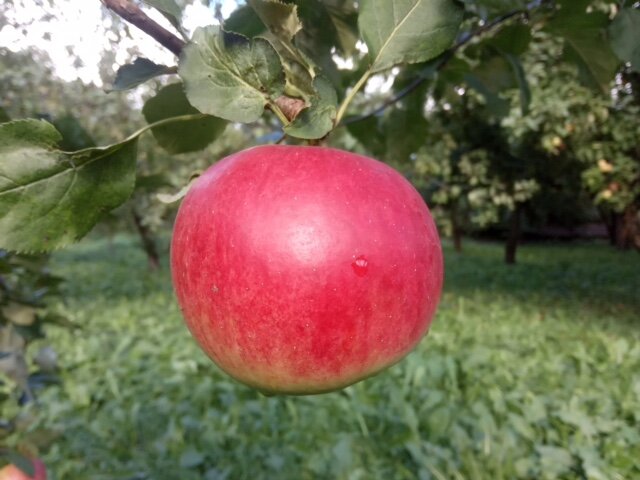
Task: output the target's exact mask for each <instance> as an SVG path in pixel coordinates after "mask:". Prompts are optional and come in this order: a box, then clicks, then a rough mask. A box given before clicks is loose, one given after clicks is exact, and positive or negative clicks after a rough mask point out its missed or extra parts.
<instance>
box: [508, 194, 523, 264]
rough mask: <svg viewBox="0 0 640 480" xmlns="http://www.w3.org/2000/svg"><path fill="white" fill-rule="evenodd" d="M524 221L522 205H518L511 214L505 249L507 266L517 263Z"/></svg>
mask: <svg viewBox="0 0 640 480" xmlns="http://www.w3.org/2000/svg"><path fill="white" fill-rule="evenodd" d="M521 221H522V205H516V209H515V210H514V211H513V212H512V213H511V218H510V220H509V233H508V235H507V243H506V245H505V249H504V261H505V262H506V263H507V265H514V264H515V263H516V251H517V249H518V242H519V241H520V224H521Z"/></svg>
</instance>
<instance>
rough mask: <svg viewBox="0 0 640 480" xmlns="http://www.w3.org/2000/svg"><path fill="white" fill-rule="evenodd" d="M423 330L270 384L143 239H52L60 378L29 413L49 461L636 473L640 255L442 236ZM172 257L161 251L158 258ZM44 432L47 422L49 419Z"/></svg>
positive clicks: (546, 474) (129, 468)
mask: <svg viewBox="0 0 640 480" xmlns="http://www.w3.org/2000/svg"><path fill="white" fill-rule="evenodd" d="M445 250H446V251H445V255H446V268H447V270H446V282H445V293H444V296H443V300H442V302H441V306H440V310H439V312H438V314H437V317H436V320H435V322H434V324H433V326H432V331H431V333H430V334H429V335H428V337H427V338H426V339H425V340H424V341H423V342H422V343H421V344H420V346H419V347H418V349H417V350H416V351H415V352H414V353H412V354H411V355H410V356H409V357H408V358H407V359H405V360H404V361H402V362H401V363H400V364H398V365H396V366H394V367H393V368H391V369H390V370H388V371H386V372H384V373H383V374H381V375H379V376H377V377H374V378H371V379H369V380H366V381H364V382H362V383H359V384H356V385H354V386H352V387H349V388H347V389H346V390H344V391H342V392H338V393H332V394H326V395H320V396H314V397H265V396H263V395H261V394H259V393H257V392H256V391H253V390H251V389H249V388H247V387H244V386H242V385H240V384H237V383H235V382H234V381H232V380H230V379H229V378H228V377H226V376H225V375H223V374H222V373H221V372H220V371H219V370H218V369H217V368H216V367H215V366H214V365H213V364H212V363H211V362H210V361H209V360H208V359H207V358H206V357H205V356H204V354H203V353H202V352H201V351H200V350H199V348H198V347H197V346H196V344H195V342H194V341H193V340H192V339H191V337H190V335H189V333H188V331H187V330H186V328H185V327H184V325H183V323H182V320H181V318H180V313H179V311H178V307H177V306H176V303H175V301H174V297H173V294H172V290H171V284H170V277H169V271H168V268H167V266H166V261H165V266H164V267H163V270H162V271H161V272H160V273H150V272H149V271H148V270H147V266H146V260H145V258H144V256H143V254H142V251H141V250H140V249H139V248H138V247H137V245H136V243H135V241H133V240H131V239H128V238H125V237H118V238H116V240H114V241H112V242H109V241H106V240H95V239H93V240H86V241H84V242H82V243H81V244H79V245H77V246H74V247H72V248H69V249H68V250H65V251H63V252H59V253H56V254H55V256H54V260H53V269H54V271H55V272H56V273H58V274H60V275H62V276H64V277H66V278H67V279H68V280H67V283H66V287H65V292H66V293H67V301H66V304H65V305H61V306H60V308H61V309H62V310H63V311H64V312H65V313H66V314H67V315H68V316H69V317H70V318H71V319H72V320H73V321H74V322H75V323H76V324H77V325H79V326H80V327H81V328H80V329H78V330H75V331H71V330H65V329H60V328H53V327H50V328H49V329H48V336H49V339H48V341H49V342H51V343H53V346H54V347H55V348H56V350H58V351H59V353H60V364H61V366H62V368H63V383H62V385H60V386H59V387H53V388H50V389H48V390H45V391H44V392H43V393H42V394H41V396H40V400H41V403H42V408H41V409H40V413H38V422H37V426H38V427H40V428H42V427H44V428H47V429H49V430H50V431H51V434H52V435H53V437H52V438H54V440H53V442H52V445H51V448H50V449H49V451H48V453H47V454H46V455H45V456H44V459H45V461H46V463H47V465H48V466H49V470H50V471H51V478H53V479H73V480H80V479H92V480H101V479H104V480H106V479H109V480H112V479H131V480H133V479H138V480H143V479H150V480H151V479H153V480H156V479H158V480H165V479H166V480H176V479H179V480H191V479H193V480H200V479H205V480H213V479H230V480H237V479H252V480H258V479H276V478H277V479H300V480H304V479H325V478H326V479H385V480H386V479H391V480H395V479H415V478H419V479H438V480H443V479H491V480H499V479H514V478H522V479H538V478H541V479H562V478H566V479H601V480H605V479H606V480H616V479H620V480H622V479H627V480H631V479H634V478H636V479H637V478H640V342H639V340H640V313H639V312H640V293H639V292H640V256H639V255H637V254H636V253H620V252H617V251H613V250H611V249H610V248H609V247H607V246H605V245H591V244H589V245H584V244H579V245H574V244H571V245H551V246H549V245H544V246H525V247H523V248H522V250H521V252H520V255H519V261H520V263H519V264H518V265H516V266H512V267H508V266H505V265H504V264H503V263H502V251H501V248H500V246H498V245H491V244H480V243H471V242H469V243H467V245H466V251H465V252H464V253H463V254H462V255H456V254H454V253H453V251H452V250H451V249H450V248H448V247H447V248H446V249H445ZM165 260H166V259H165ZM42 439H44V437H42Z"/></svg>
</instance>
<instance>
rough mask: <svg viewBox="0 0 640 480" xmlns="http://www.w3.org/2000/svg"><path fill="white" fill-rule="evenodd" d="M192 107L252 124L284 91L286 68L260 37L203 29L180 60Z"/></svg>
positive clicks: (181, 74) (215, 29)
mask: <svg viewBox="0 0 640 480" xmlns="http://www.w3.org/2000/svg"><path fill="white" fill-rule="evenodd" d="M180 76H181V77H182V79H183V80H184V84H185V91H186V94H187V98H188V99H189V102H190V103H191V104H192V105H193V106H194V107H196V108H197V109H198V110H200V111H201V112H203V113H208V114H210V115H214V116H216V117H220V118H224V119H227V120H230V121H236V122H253V121H255V120H257V119H258V118H260V116H261V115H262V112H263V111H264V108H265V106H266V105H268V104H270V103H271V102H272V101H273V100H275V99H276V98H277V97H278V96H280V95H281V94H282V92H283V90H284V85H285V79H284V74H283V71H282V65H281V64H280V60H279V58H278V54H277V52H276V51H275V49H274V48H273V47H272V46H271V44H269V42H268V41H267V40H265V39H262V38H254V39H252V40H249V39H247V38H246V37H243V36H242V35H238V34H235V33H229V32H223V31H222V30H220V29H219V28H218V27H215V26H210V27H206V28H199V29H197V30H196V32H195V34H194V35H193V40H192V42H191V43H189V44H188V45H187V46H186V47H185V49H184V51H183V55H182V58H181V61H180Z"/></svg>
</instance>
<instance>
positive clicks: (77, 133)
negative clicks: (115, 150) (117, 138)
mask: <svg viewBox="0 0 640 480" xmlns="http://www.w3.org/2000/svg"><path fill="white" fill-rule="evenodd" d="M53 126H54V127H56V130H58V132H60V134H61V135H62V141H61V142H60V144H59V147H60V148H61V149H62V150H64V151H66V152H71V151H74V150H82V149H83V148H91V147H95V146H96V144H95V142H94V141H93V138H91V135H89V132H87V131H86V130H85V129H84V127H83V126H82V125H80V122H79V121H78V119H77V118H76V117H74V116H73V115H71V114H67V115H64V116H62V117H60V118H56V119H55V120H54V121H53Z"/></svg>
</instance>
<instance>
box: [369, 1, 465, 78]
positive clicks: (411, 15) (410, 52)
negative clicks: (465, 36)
mask: <svg viewBox="0 0 640 480" xmlns="http://www.w3.org/2000/svg"><path fill="white" fill-rule="evenodd" d="M462 13H463V9H462V8H461V7H460V6H459V4H458V3H457V2H455V1H453V0H397V1H393V2H390V1H388V0H362V1H361V2H360V16H359V18H358V24H359V27H360V32H361V34H362V37H363V38H364V41H365V42H366V44H367V47H368V48H369V55H370V58H371V71H372V72H380V71H382V70H386V69H388V68H390V67H393V66H394V65H397V64H399V63H418V62H424V61H426V60H429V59H431V58H434V57H436V56H438V55H439V54H440V53H442V52H443V51H444V50H446V49H447V47H449V45H450V44H451V42H452V41H453V39H454V38H455V36H456V33H457V32H458V28H459V26H460V22H461V21H462Z"/></svg>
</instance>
